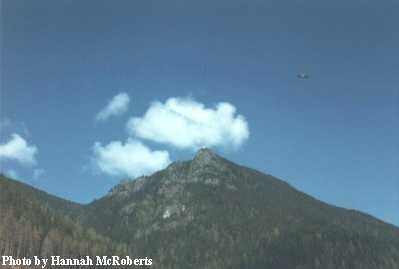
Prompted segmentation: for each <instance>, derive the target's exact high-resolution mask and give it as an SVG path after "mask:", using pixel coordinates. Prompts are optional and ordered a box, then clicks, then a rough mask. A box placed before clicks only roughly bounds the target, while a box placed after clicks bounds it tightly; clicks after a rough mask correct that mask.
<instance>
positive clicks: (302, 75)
mask: <svg viewBox="0 0 399 269" xmlns="http://www.w3.org/2000/svg"><path fill="white" fill-rule="evenodd" d="M296 77H297V78H299V79H308V78H309V75H308V74H306V73H299V74H298V75H296Z"/></svg>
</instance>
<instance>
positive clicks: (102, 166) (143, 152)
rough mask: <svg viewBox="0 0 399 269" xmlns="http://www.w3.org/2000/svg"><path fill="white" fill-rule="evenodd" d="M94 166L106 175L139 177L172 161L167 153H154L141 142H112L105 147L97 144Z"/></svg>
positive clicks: (131, 140) (95, 146) (94, 150)
mask: <svg viewBox="0 0 399 269" xmlns="http://www.w3.org/2000/svg"><path fill="white" fill-rule="evenodd" d="M92 150H93V160H92V161H93V164H94V166H95V168H96V169H97V170H98V171H99V172H101V173H104V174H107V175H111V176H128V177H138V176H142V175H148V174H151V173H153V172H155V171H157V170H160V169H163V168H165V167H166V166H167V165H168V164H169V163H170V162H171V161H170V158H169V153H168V152H167V151H153V150H151V149H150V148H148V147H147V146H146V145H144V144H143V143H141V142H140V141H137V140H134V139H128V140H127V142H126V143H124V144H123V143H122V142H120V141H112V142H110V143H109V144H107V145H105V146H103V145H101V143H99V142H96V143H95V144H94V146H93V148H92Z"/></svg>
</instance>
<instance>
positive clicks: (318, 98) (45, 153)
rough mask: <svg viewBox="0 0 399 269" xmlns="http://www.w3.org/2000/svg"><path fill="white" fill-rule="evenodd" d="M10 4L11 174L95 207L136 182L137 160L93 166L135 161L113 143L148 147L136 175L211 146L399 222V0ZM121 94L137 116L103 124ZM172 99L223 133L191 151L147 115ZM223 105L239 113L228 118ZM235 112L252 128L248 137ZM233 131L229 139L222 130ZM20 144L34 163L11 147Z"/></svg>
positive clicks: (5, 87)
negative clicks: (136, 122) (123, 182)
mask: <svg viewBox="0 0 399 269" xmlns="http://www.w3.org/2000/svg"><path fill="white" fill-rule="evenodd" d="M1 4H2V7H1V95H0V98H1V100H0V105H1V107H0V108H1V110H0V113H1V114H0V116H1V125H0V127H1V133H0V134H1V137H0V139H1V140H0V144H1V146H3V147H2V148H1V149H2V150H3V153H1V154H0V157H2V163H1V168H2V170H3V172H6V173H10V174H16V175H15V176H16V177H17V178H18V179H20V180H22V181H24V182H27V183H29V184H32V185H34V186H36V187H39V188H42V189H44V190H46V191H48V192H50V193H53V194H56V195H59V196H61V197H65V198H68V199H72V200H74V201H79V202H89V201H91V200H92V199H94V198H98V197H100V196H101V195H104V194H105V193H106V192H107V191H108V190H109V189H110V188H111V187H112V186H113V185H115V184H116V183H118V182H119V180H120V179H122V178H124V177H125V176H122V174H123V173H119V172H121V171H125V170H123V169H124V168H125V166H111V167H110V166H106V167H105V166H103V167H102V168H103V169H100V168H101V167H99V166H95V165H93V163H95V162H96V161H98V158H99V157H103V160H104V158H105V159H106V161H110V162H112V161H115V162H117V161H120V160H119V159H118V158H116V159H115V158H113V157H114V156H112V158H107V157H109V156H110V155H106V154H108V153H109V152H110V151H112V152H114V153H115V152H116V153H118V152H120V151H119V150H122V155H118V156H125V155H123V154H124V153H126V149H129V150H130V149H131V150H133V151H135V150H139V152H141V153H142V154H144V155H145V156H146V158H149V159H150V160H151V162H150V164H151V165H153V166H151V167H148V165H147V167H144V168H145V169H144V170H129V173H130V174H134V173H136V172H137V171H138V172H140V171H150V170H151V169H154V168H155V167H159V166H162V165H165V164H166V163H168V162H169V161H174V160H180V159H189V158H191V157H192V155H193V154H194V152H195V148H196V147H198V146H199V145H200V144H205V145H212V146H213V147H214V148H215V150H216V151H217V152H219V153H220V154H221V155H223V156H225V157H226V158H229V159H231V160H233V161H236V162H238V163H241V164H244V165H247V166H250V167H254V168H256V169H258V170H261V171H263V172H267V173H269V174H273V175H275V176H277V177H279V178H282V179H284V180H286V181H288V182H289V183H290V184H292V185H293V186H295V187H296V188H298V189H300V190H302V191H304V192H307V193H309V194H311V195H313V196H315V197H317V198H319V199H321V200H323V201H326V202H329V203H333V204H335V205H339V206H344V207H348V208H354V209H359V210H362V211H364V212H367V213H370V214H372V215H374V216H377V217H379V218H381V219H383V220H385V221H388V222H391V223H395V224H396V225H399V165H398V164H399V140H398V138H399V54H398V48H399V33H398V31H397V25H399V17H398V16H397V14H399V3H398V2H397V1H394V0H384V1H379V2H378V3H377V2H375V1H369V0H364V1H360V0H359V1H350V2H348V1H341V0H339V1H314V0H310V1H281V0H280V1H250V2H248V1H224V0H223V1H151V0H148V1H65V0H61V1H11V0H5V1H2V2H1ZM299 72H306V73H308V74H309V75H310V79H307V80H300V79H298V78H297V77H296V75H297V74H298V73H299ZM119 93H125V94H126V95H127V96H128V98H129V102H128V104H127V105H126V104H125V106H124V107H123V108H122V111H121V112H120V113H119V114H118V113H116V114H117V115H110V116H109V117H106V119H104V120H98V119H96V117H98V116H97V115H98V113H99V112H100V111H101V110H102V109H104V108H105V107H106V106H107V104H109V103H110V102H111V99H112V98H113V97H114V96H116V95H117V94H119ZM170 98H174V99H170ZM167 100H169V101H170V100H177V101H178V107H179V109H180V108H187V107H188V108H193V107H196V108H198V111H199V112H198V113H199V114H198V115H205V114H206V115H208V116H209V117H208V119H209V120H210V121H211V122H212V124H213V125H210V126H216V127H215V128H216V130H217V131H216V133H212V134H209V136H208V134H207V133H206V132H199V133H200V134H201V135H200V136H198V134H196V135H197V136H198V137H197V136H196V137H194V138H195V139H194V138H193V137H190V135H189V134H190V132H184V133H185V134H186V133H187V136H185V137H183V138H184V139H188V140H187V141H188V142H187V143H188V144H186V145H185V146H184V145H179V143H178V142H176V141H174V140H173V137H175V136H173V135H172V136H171V133H168V134H167V133H161V134H159V133H157V132H155V131H154V130H155V129H151V128H152V127H154V126H155V127H157V126H156V125H157V124H158V123H159V122H165V121H157V120H156V119H153V120H152V121H150V120H149V118H147V117H146V116H145V115H146V114H145V113H146V112H148V111H149V110H151V109H154V103H153V102H158V103H155V104H158V109H160V110H159V111H169V110H168V109H170V107H169V106H168V104H167ZM218 104H219V105H220V104H229V105H231V106H232V107H234V108H235V109H236V111H235V113H230V114H229V113H227V114H223V113H222V114H223V115H222V116H221V114H220V113H218V112H217V111H218V110H217V108H216V107H217V105H218ZM201 109H203V110H204V111H207V113H205V114H201V113H202V112H201V111H202V110H201ZM154 111H155V112H157V111H158V110H154ZM219 112H220V111H219ZM230 112H231V111H230ZM111 114H112V113H111ZM241 117H242V118H241ZM132 118H136V119H142V122H145V123H148V122H150V123H152V124H154V125H151V128H150V129H151V130H152V133H151V132H148V130H149V129H148V128H149V127H148V126H144V125H145V124H144V125H143V126H141V127H140V128H141V129H140V128H139V127H137V126H136V129H134V130H129V128H128V127H127V122H128V121H129V120H130V119H132ZM166 119H167V120H171V122H174V121H173V120H174V119H173V117H172V118H168V117H167V118H166ZM240 119H241V120H242V121H240ZM226 122H229V123H231V124H233V123H237V124H238V125H240V124H242V123H245V124H247V131H248V136H245V130H246V129H245V128H243V129H241V132H238V133H235V134H232V133H231V132H230V131H229V130H230V129H229V126H232V125H226V124H224V123H226ZM245 124H244V125H245ZM221 125H223V126H224V127H223V128H222V127H220V126H221ZM244 125H240V126H244ZM155 127H154V128H155ZM208 127H209V126H208ZM146 128H147V129H146ZM190 128H191V127H190ZM172 129H173V128H172ZM146 130H147V132H146ZM188 130H189V131H192V129H188ZM158 131H159V130H158ZM170 131H173V130H170ZM194 133H195V132H194ZM13 134H16V135H18V137H16V136H15V135H14V136H12V135H13ZM172 134H173V132H172ZM221 134H222V135H223V137H227V140H224V141H220V140H218V139H216V140H215V139H214V138H215V136H217V135H221ZM212 135H213V136H212ZM237 137H238V138H237ZM236 138H237V139H238V140H234V139H236ZM13 139H14V140H13ZM18 139H19V140H18ZM129 139H130V140H129ZM190 139H191V140H190ZM193 139H194V140H195V141H199V142H198V143H196V142H193V141H194V140H193ZM10 141H12V142H15V143H14V144H13V145H14V146H15V145H17V146H19V147H20V149H21V151H20V152H22V153H24V154H23V156H25V158H24V159H21V158H20V156H19V157H18V156H16V155H12V154H11V153H12V152H11V150H10V147H8V148H5V146H7V143H10ZM112 141H114V142H115V143H114V144H112V145H113V146H112V147H111V146H110V145H111V144H110V143H111V142H112ZM118 141H119V144H118ZM226 141H227V142H226ZM232 141H236V143H235V144H234V143H233V142H232ZM17 142H18V143H17ZM96 142H98V143H99V144H97V151H96V150H95V143H96ZM24 143H26V144H24ZM8 145H9V144H8ZM127 145H129V147H128V146H127ZM107 146H109V147H107ZM146 149H147V150H148V151H146ZM5 150H8V151H7V152H8V153H7V152H6V153H4V152H5ZM124 150H125V151H124ZM10 152H11V153H10ZM153 153H159V154H160V155H159V154H158V155H157V158H158V159H157V158H155V159H156V160H157V161H154V160H155V159H153V158H152V157H153V156H154V155H151V154H153ZM162 153H164V154H163V155H162ZM165 153H167V154H168V155H165ZM7 154H8V155H7ZM10 154H11V155H12V156H11V155H10ZM96 154H97V155H96ZM144 155H143V156H144ZM29 156H30V157H32V158H31V159H29ZM130 156H132V155H126V158H127V161H128V162H129V161H130V162H132V165H141V166H142V165H143V164H142V163H140V160H138V159H140V158H141V157H140V158H138V157H137V158H138V159H137V158H136V159H135V158H133V159H130ZM135 156H138V155H137V154H136V155H135ZM140 156H141V155H140ZM96 158H97V159H96ZM143 158H144V157H143ZM143 158H141V159H143ZM144 159H145V158H144ZM97 164H98V163H97ZM106 164H109V163H106ZM115 169H116V170H115ZM118 169H119V170H118ZM146 169H147V170H146ZM115 171H117V172H115ZM112 172H115V173H112Z"/></svg>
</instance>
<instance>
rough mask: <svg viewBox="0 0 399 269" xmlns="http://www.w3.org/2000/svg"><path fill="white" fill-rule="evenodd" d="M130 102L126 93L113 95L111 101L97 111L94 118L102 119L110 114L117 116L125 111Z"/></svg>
mask: <svg viewBox="0 0 399 269" xmlns="http://www.w3.org/2000/svg"><path fill="white" fill-rule="evenodd" d="M129 103H130V97H129V95H128V94H127V93H124V92H122V93H119V94H117V95H115V96H114V97H113V98H112V99H111V101H109V103H108V104H107V106H106V107H104V108H103V109H102V110H101V111H100V112H98V113H97V116H96V120H99V121H103V120H106V119H108V118H109V117H111V116H117V115H121V114H123V113H125V112H126V111H127V109H128V106H129Z"/></svg>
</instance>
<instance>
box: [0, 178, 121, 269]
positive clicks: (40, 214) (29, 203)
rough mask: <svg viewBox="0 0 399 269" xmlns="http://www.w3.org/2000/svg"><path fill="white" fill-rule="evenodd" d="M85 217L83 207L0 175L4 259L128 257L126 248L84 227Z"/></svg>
mask: <svg viewBox="0 0 399 269" xmlns="http://www.w3.org/2000/svg"><path fill="white" fill-rule="evenodd" d="M82 214H84V206H82V205H79V204H77V203H73V202H70V201H66V200H64V199H60V198H57V197H55V196H52V195H49V194H47V193H45V192H43V191H40V190H38V189H35V188H33V187H30V186H28V185H25V184H23V183H20V182H17V181H15V180H12V179H9V178H7V177H5V176H4V175H0V256H13V257H32V256H42V257H47V256H51V255H65V256H71V257H79V256H81V255H82V254H85V255H109V254H110V253H114V254H120V255H123V254H126V251H125V250H126V246H125V245H123V244H117V243H115V241H113V240H111V239H110V238H108V237H106V236H100V235H99V234H97V233H96V232H95V231H94V230H93V229H90V228H88V227H83V226H82V225H81V224H80V223H79V221H78V218H79V216H80V215H82ZM13 268H15V267H13Z"/></svg>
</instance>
